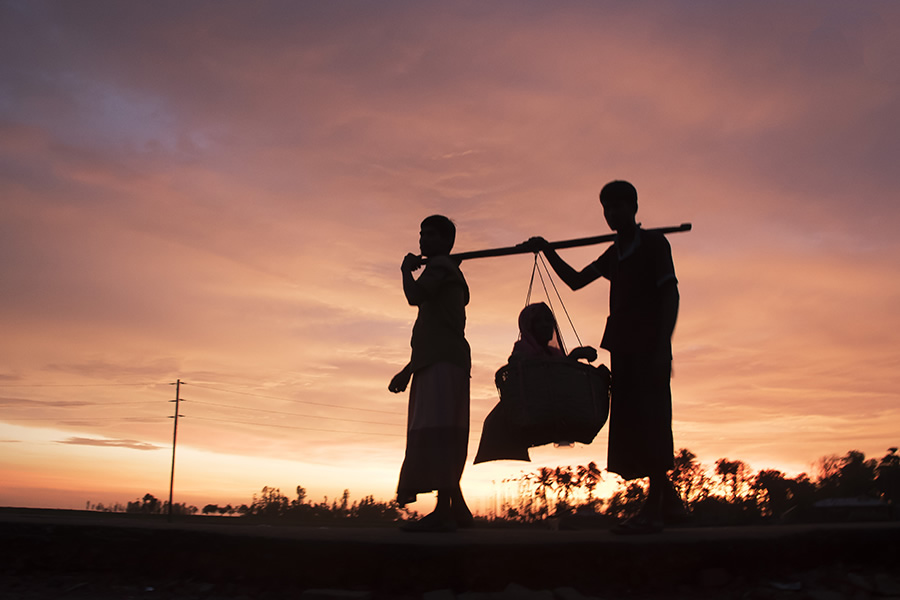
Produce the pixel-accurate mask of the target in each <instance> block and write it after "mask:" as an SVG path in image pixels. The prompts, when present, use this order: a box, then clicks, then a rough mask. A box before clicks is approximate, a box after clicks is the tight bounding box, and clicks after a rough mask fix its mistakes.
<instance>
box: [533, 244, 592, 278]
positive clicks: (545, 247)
mask: <svg viewBox="0 0 900 600" xmlns="http://www.w3.org/2000/svg"><path fill="white" fill-rule="evenodd" d="M525 243H526V244H528V245H529V246H530V247H531V248H532V249H533V251H534V252H538V251H540V252H543V253H544V256H546V257H547V262H549V263H550V266H551V267H553V270H554V271H555V272H556V274H557V275H558V276H559V278H560V279H562V280H563V282H564V283H565V284H566V285H567V286H569V287H570V288H571V289H573V290H580V289H581V288H583V287H584V286H586V285H587V284H589V283H591V282H592V281H594V280H596V279H599V278H600V273H598V272H597V270H596V269H594V268H592V267H591V266H590V265H588V266H587V267H585V268H584V269H582V270H580V271H577V270H575V269H574V268H573V267H572V266H571V265H569V263H567V262H566V261H564V260H563V259H562V257H561V256H560V255H559V254H557V253H556V250H554V249H553V247H552V246H551V245H550V242H548V241H547V240H545V239H544V238H542V237H533V238H531V239H530V240H528V241H527V242H525Z"/></svg>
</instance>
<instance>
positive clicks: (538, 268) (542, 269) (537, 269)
mask: <svg viewBox="0 0 900 600" xmlns="http://www.w3.org/2000/svg"><path fill="white" fill-rule="evenodd" d="M538 261H540V265H539V264H538ZM535 273H537V275H538V277H539V278H540V280H541V286H542V287H543V288H544V296H546V298H547V304H549V305H550V312H552V313H553V318H554V319H556V309H555V308H554V307H553V300H552V299H551V298H550V292H549V290H547V282H546V281H544V273H546V274H547V279H548V280H549V281H550V285H551V287H552V288H553V292H554V294H556V299H557V300H558V301H559V305H560V307H561V308H562V310H563V313H565V315H566V320H567V321H568V322H569V327H571V328H572V333H574V334H575V339H576V340H577V341H578V345H579V346H583V345H584V344H582V343H581V338H580V337H578V331H577V330H576V329H575V324H574V323H572V317H570V316H569V311H568V310H566V305H565V303H564V302H563V299H562V296H561V295H560V293H559V289H558V288H557V287H556V282H554V281H553V277H552V276H551V275H550V269H549V268H548V267H547V263H546V262H544V257H543V256H541V254H540V253H539V252H535V253H534V266H533V267H532V268H531V281H529V282H528V294H527V295H526V296H525V306H528V304H530V303H531V292H532V290H533V289H534V275H535ZM556 321H557V323H559V319H556ZM556 329H557V330H559V326H558V325H557V328H556ZM559 336H560V340H559V344H560V346H562V348H563V352H565V344H564V343H563V340H562V332H560V333H559Z"/></svg>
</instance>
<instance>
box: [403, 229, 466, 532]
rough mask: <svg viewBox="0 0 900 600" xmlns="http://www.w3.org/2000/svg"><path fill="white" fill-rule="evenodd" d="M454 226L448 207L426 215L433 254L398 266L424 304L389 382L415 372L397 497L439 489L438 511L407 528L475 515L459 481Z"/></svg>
mask: <svg viewBox="0 0 900 600" xmlns="http://www.w3.org/2000/svg"><path fill="white" fill-rule="evenodd" d="M455 239H456V227H455V226H454V225H453V222H452V221H451V220H450V219H448V218H447V217H445V216H442V215H432V216H430V217H428V218H426V219H425V220H424V221H422V225H421V230H420V233H419V249H420V251H421V252H422V256H424V257H426V258H427V259H428V263H427V265H426V266H425V269H424V271H423V272H422V274H421V275H419V278H418V279H416V278H415V277H413V272H414V271H416V270H418V269H419V268H420V267H421V266H422V264H423V260H422V257H420V256H417V255H415V254H407V255H406V257H405V258H404V259H403V263H402V265H401V266H400V271H401V273H402V274H403V292H404V294H405V295H406V300H407V301H408V302H409V304H410V306H415V307H417V308H418V316H417V317H416V323H415V325H413V332H412V340H411V342H410V346H411V347H412V356H411V358H410V361H409V364H407V365H406V366H405V367H404V368H403V370H402V371H400V372H399V373H397V375H395V376H394V378H393V379H392V380H391V383H390V385H389V386H388V389H390V391H392V392H394V393H400V392H402V391H404V390H405V389H406V386H407V384H408V383H409V381H410V378H412V385H411V386H410V391H409V417H408V423H407V434H406V456H405V458H404V460H403V466H402V467H401V469H400V482H399V483H398V485H397V503H398V504H399V505H400V506H405V505H406V504H408V503H410V502H415V500H416V495H417V494H421V493H428V492H431V491H433V490H437V492H438V499H437V505H436V506H435V509H434V512H432V513H431V514H429V515H426V516H425V517H423V518H422V519H420V520H418V521H413V522H408V523H405V524H404V525H403V527H402V528H403V529H405V530H406V531H453V530H454V529H456V528H457V527H465V526H468V525H471V523H472V513H471V512H470V511H469V508H468V506H466V501H465V499H463V495H462V490H461V489H460V486H459V481H460V478H461V477H462V473H463V468H464V466H465V463H466V453H467V450H468V444H469V373H470V371H471V364H472V360H471V351H470V349H469V343H468V342H467V341H466V338H465V326H466V305H467V304H468V303H469V287H468V285H467V284H466V279H465V277H463V274H462V271H460V269H459V265H458V264H457V263H456V262H455V261H454V260H453V259H451V258H450V256H449V254H450V250H451V249H452V248H453V242H454V240H455Z"/></svg>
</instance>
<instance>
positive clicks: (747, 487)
mask: <svg viewBox="0 0 900 600" xmlns="http://www.w3.org/2000/svg"><path fill="white" fill-rule="evenodd" d="M897 450H898V449H897V448H889V449H888V451H887V454H885V455H884V456H883V457H882V458H881V459H867V458H866V456H865V454H863V453H862V452H859V451H857V450H851V451H849V452H847V453H846V454H845V455H843V456H839V455H833V456H826V457H823V458H821V459H819V461H818V463H817V473H816V474H815V476H813V477H810V476H809V475H808V474H806V473H801V474H800V475H797V476H795V477H789V476H787V475H786V474H784V473H782V472H781V471H778V470H776V469H763V470H760V471H754V470H753V469H751V468H750V466H749V465H748V464H747V463H745V462H743V461H741V460H729V459H727V458H720V459H719V460H717V461H716V462H715V464H714V466H712V467H706V466H704V465H702V464H701V463H700V462H699V461H698V460H697V457H696V455H695V454H694V453H693V452H691V451H690V450H688V449H686V448H682V449H680V450H679V451H678V452H677V453H676V455H675V460H674V462H675V468H674V470H673V471H672V472H671V476H672V482H673V484H674V485H675V488H676V490H677V491H678V494H679V496H680V497H681V500H682V501H683V502H684V505H685V508H686V509H687V512H688V514H689V515H690V516H691V518H692V520H693V521H694V522H695V523H698V524H746V523H753V522H765V521H784V520H795V521H804V520H813V519H816V518H819V514H821V512H822V511H821V510H820V511H819V513H818V514H817V509H818V508H822V507H831V508H834V507H844V508H845V509H846V510H845V512H848V511H850V510H852V509H855V510H856V513H865V512H866V511H868V513H867V514H869V515H877V514H881V515H884V516H887V517H891V516H893V518H898V517H900V514H898V511H897V508H896V507H897V506H898V503H900V455H898V454H897ZM607 480H611V482H612V483H614V484H615V488H614V491H613V492H612V493H611V494H610V495H609V496H608V497H599V496H597V495H596V490H597V488H598V487H599V486H600V484H601V483H602V482H603V481H607ZM505 483H507V484H513V485H514V486H515V489H514V491H513V492H512V493H510V494H507V495H505V497H504V498H503V499H502V501H501V502H500V505H499V509H497V510H496V511H495V515H494V517H495V518H499V519H504V520H508V521H518V522H524V523H528V522H534V521H540V520H543V519H545V518H548V517H554V516H561V515H566V514H575V513H578V512H582V513H584V512H588V513H592V514H599V515H603V516H605V517H608V518H610V519H611V520H612V519H620V518H623V517H628V516H631V515H633V514H634V513H635V512H637V510H638V509H639V508H640V506H641V505H642V504H643V501H644V498H645V497H646V493H647V482H646V480H640V479H638V480H632V481H624V480H622V479H621V478H619V477H618V476H616V475H613V474H610V473H609V472H607V471H602V470H600V469H599V468H598V467H597V465H596V464H595V463H593V462H591V463H588V464H587V465H579V466H577V467H557V468H555V469H551V468H547V467H543V468H541V469H539V470H537V471H535V472H532V473H526V474H523V475H522V476H520V477H518V478H514V479H511V480H507V481H506V482H505ZM829 503H830V504H829ZM879 511H880V512H879ZM833 512H834V511H833Z"/></svg>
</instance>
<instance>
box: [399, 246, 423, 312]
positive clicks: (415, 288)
mask: <svg viewBox="0 0 900 600" xmlns="http://www.w3.org/2000/svg"><path fill="white" fill-rule="evenodd" d="M421 266H422V257H421V256H416V255H415V254H412V253H410V254H407V255H406V256H405V257H403V263H402V264H401V265H400V272H401V273H402V274H403V294H404V295H405V296H406V301H407V302H409V305H410V306H418V305H419V304H420V303H421V302H422V296H423V294H422V290H421V289H419V285H418V283H416V279H415V277H413V271H415V270H417V269H418V268H419V267H421Z"/></svg>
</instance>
